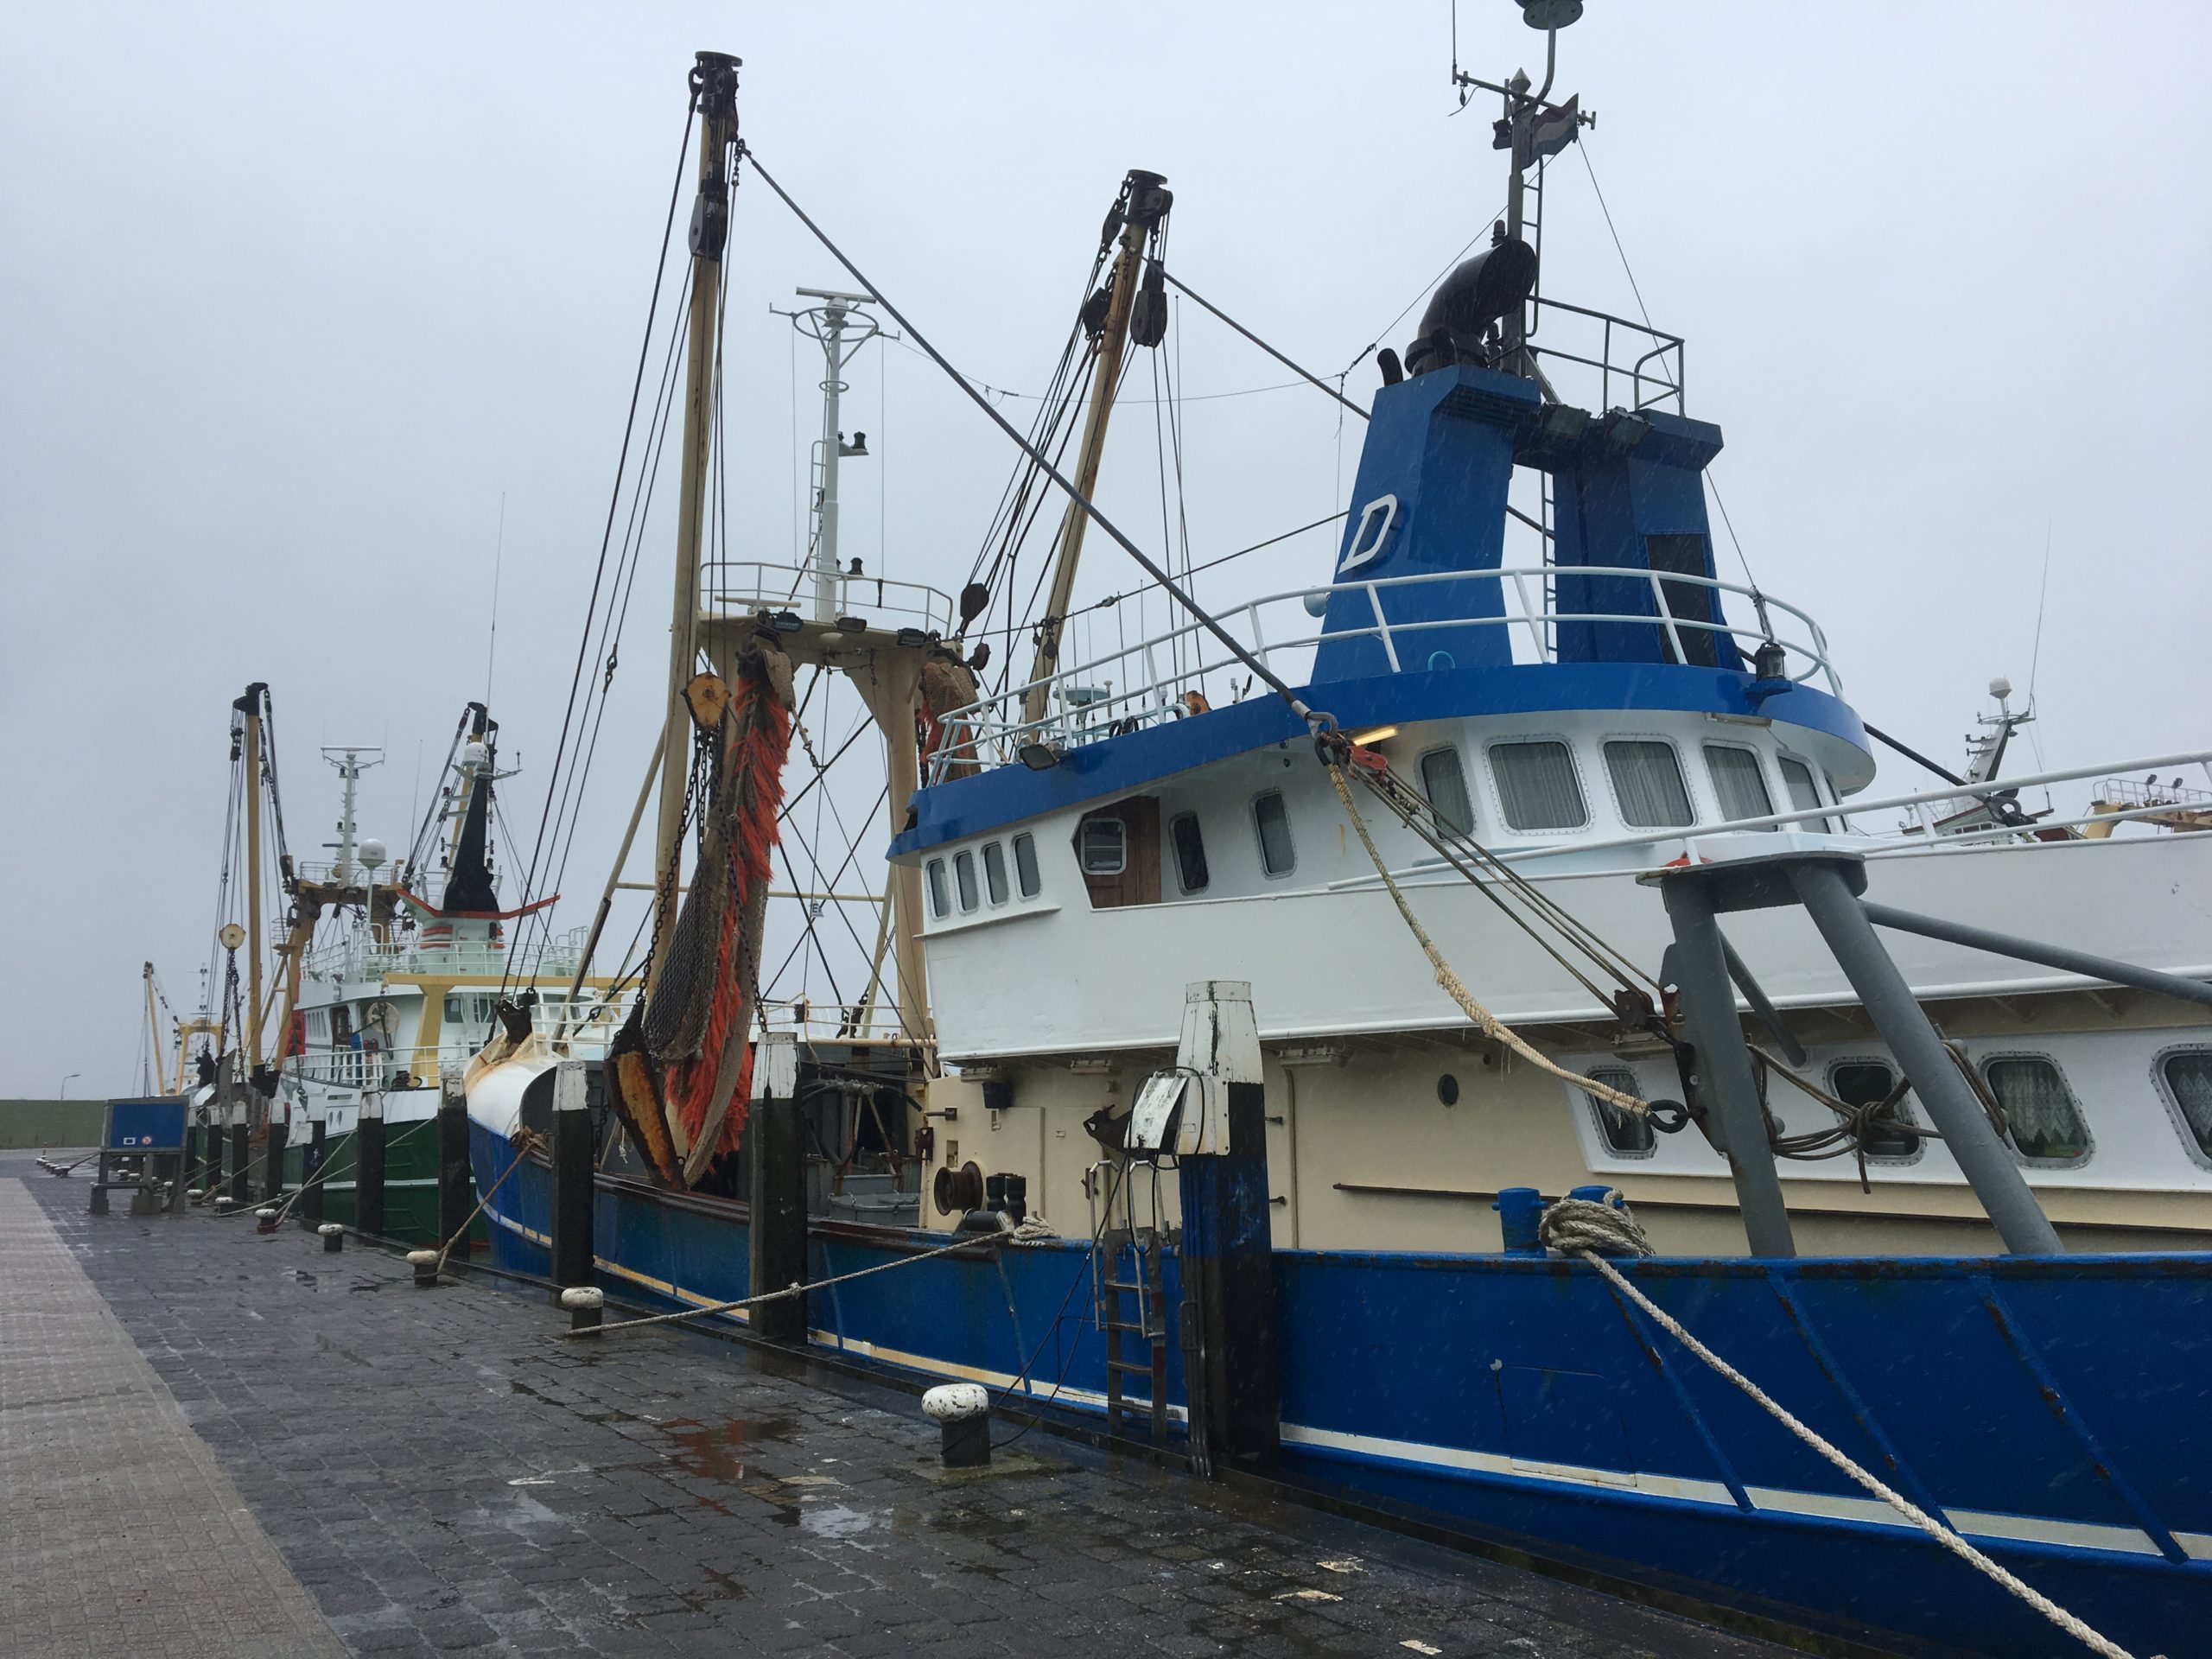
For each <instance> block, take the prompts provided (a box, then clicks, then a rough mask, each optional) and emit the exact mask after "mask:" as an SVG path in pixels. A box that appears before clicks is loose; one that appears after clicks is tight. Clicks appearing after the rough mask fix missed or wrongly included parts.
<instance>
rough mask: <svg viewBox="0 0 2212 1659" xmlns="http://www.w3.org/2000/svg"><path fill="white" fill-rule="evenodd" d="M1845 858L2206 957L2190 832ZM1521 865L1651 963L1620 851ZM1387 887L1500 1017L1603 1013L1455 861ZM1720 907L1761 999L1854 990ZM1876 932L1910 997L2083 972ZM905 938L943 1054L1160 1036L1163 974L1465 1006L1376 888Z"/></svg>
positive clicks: (2199, 872)
mask: <svg viewBox="0 0 2212 1659" xmlns="http://www.w3.org/2000/svg"><path fill="white" fill-rule="evenodd" d="M1732 839H1735V840H1738V841H1741V840H1743V839H1745V837H1740V836H1738V837H1734V838H1732ZM1677 844H1678V845H1679V843H1677ZM1891 844H1894V843H1891ZM1779 850H1781V848H1780V847H1779V846H1777V851H1779ZM1866 868H1867V896H1868V897H1869V898H1870V899H1875V900H1878V901H1879V902H1881V903H1884V904H1888V905H1894V906H1898V907H1900V908H1902V909H1906V910H1915V911H1919V912H1923V913H1924V914H1927V915H1930V916H1936V917H1940V918H1944V919H1946V920H1950V921H1957V922H1964V923H1969V924H1973V925H1979V926H1982V927H1987V928H1993V929H1995V930H1998V931H2003V932H2009V933H2012V934H2015V935H2018V936H2022V937H2024V938H2041V939H2048V940H2051V941H2054V942H2063V944H2067V945H2069V946H2071V947H2072V948H2074V949H2075V950H2088V951H2092V952H2095V953H2098V954H2101V955H2106V956H2110V957H2117V958H2119V959H2120V960H2121V961H2125V962H2130V963H2136V964H2138V965H2139V966H2142V967H2146V968H2156V969H2163V970H2164V971H2166V972H2169V973H2177V974H2182V975H2185V976H2191V977H2196V978H2204V977H2212V836H2158V837H2155V838H2154V837H2150V836H2144V837H2129V838H2127V839H2125V840H2120V839H2115V840H2110V841H2103V842H2087V841H2077V842H2018V843H2006V844H2001V845H1998V846H1994V847H1992V846H1983V847H1979V848H1961V849H1942V848H1941V847H1931V848H1929V849H1926V850H1922V849H1917V848H1915V849H1910V851H1905V852H1900V853H1896V854H1887V855H1881V856H1876V857H1872V858H1870V859H1869V860H1868V861H1867V866H1866ZM1529 873H1530V874H1532V875H1534V874H1535V872H1533V871H1531V872H1529ZM1535 879H1537V880H1540V881H1541V886H1542V888H1543V891H1544V892H1545V893H1548V894H1549V895H1550V896H1551V897H1552V898H1553V899H1554V900H1555V901H1557V902H1558V903H1559V904H1560V905H1561V906H1563V907H1565V908H1566V909H1567V911H1568V912H1571V913H1572V914H1573V915H1574V916H1575V917H1577V918H1579V919H1580V921H1581V922H1582V923H1583V924H1585V925H1586V926H1588V927H1590V928H1592V930H1593V931H1596V932H1597V933H1598V934H1599V936H1601V937H1602V938H1605V939H1606V940H1608V941H1610V942H1611V944H1613V946H1614V947H1615V948H1616V949H1618V950H1620V951H1621V952H1622V953H1623V954H1624V955H1625V956H1626V957H1628V959H1629V960H1630V961H1631V962H1633V963H1637V965H1638V966H1640V967H1642V968H1643V969H1646V970H1647V971H1656V969H1657V967H1658V964H1659V960H1660V957H1661V955H1662V952H1663V951H1664V950H1665V949H1666V947H1667V945H1668V944H1669V939H1670V937H1671V936H1670V934H1669V931H1668V927H1667V920H1666V914H1665V912H1664V910H1663V908H1662V906H1661V903H1660V899H1659V896H1658V894H1657V893H1655V892H1653V891H1652V890H1651V889H1650V888H1649V887H1640V886H1638V885H1637V880H1636V876H1635V874H1633V873H1632V872H1628V871H1612V872H1605V873H1592V874H1558V875H1551V876H1537V877H1536V878H1535ZM1405 891H1406V893H1407V894H1408V899H1409V901H1410V902H1411V904H1412V905H1413V906H1414V912H1415V913H1416V914H1417V915H1419V916H1420V918H1421V921H1422V923H1423V925H1425V926H1426V927H1427V929H1428V930H1429V931H1430V932H1431V933H1432V934H1433V936H1434V938H1435V939H1436V942H1437V944H1438V946H1439V948H1440V950H1442V951H1443V953H1444V956H1445V959H1446V961H1447V962H1449V963H1451V964H1452V967H1453V968H1454V969H1456V970H1457V971H1458V973H1459V976H1460V978H1461V979H1462V980H1464V981H1465V983H1466V984H1467V986H1468V987H1469V988H1470V989H1471V990H1472V991H1473V992H1474V994H1475V995H1476V996H1477V997H1478V998H1479V999H1481V1001H1483V1002H1484V1004H1485V1005H1487V1006H1488V1007H1490V1008H1491V1009H1492V1010H1493V1011H1494V1012H1495V1013H1497V1014H1498V1015H1499V1016H1500V1017H1501V1018H1503V1019H1504V1020H1507V1021H1508V1022H1509V1023H1512V1024H1532V1023H1541V1022H1544V1021H1548V1020H1588V1019H1595V1018H1602V1017H1605V1011H1604V1010H1602V1009H1600V1008H1599V1007H1598V1005H1597V1004H1596V1003H1594V1002H1593V1001H1592V1000H1591V998H1590V995H1589V993H1588V992H1586V991H1585V990H1584V989H1582V988H1581V987H1580V986H1579V985H1577V984H1576V983H1575V982H1573V980H1572V979H1570V978H1569V977H1568V976H1567V973H1566V972H1565V970H1564V969H1561V968H1560V965H1559V964H1558V963H1556V962H1554V961H1553V960H1552V959H1551V957H1549V956H1548V954H1546V952H1545V951H1544V950H1543V949H1542V948H1541V946H1539V945H1538V944H1536V943H1535V941H1534V940H1532V939H1531V938H1529V936H1528V935H1527V934H1526V933H1525V932H1524V931H1522V930H1521V929H1520V928H1519V927H1517V926H1516V925H1513V924H1512V923H1511V922H1510V921H1509V920H1508V919H1507V918H1505V917H1504V916H1503V914H1501V912H1499V911H1498V910H1497V907H1496V906H1493V905H1492V904H1491V902H1490V900H1489V899H1486V898H1484V896H1483V895H1482V894H1480V893H1476V892H1475V891H1473V890H1472V889H1471V887H1468V886H1467V884H1466V883H1465V881H1463V880H1460V879H1459V877H1457V876H1452V877H1449V878H1448V879H1438V878H1434V877H1429V876H1426V875H1424V876H1423V877H1422V878H1421V879H1420V880H1419V881H1418V882H1408V883H1407V884H1405ZM1724 925H1725V927H1726V931H1727V934H1728V936H1729V938H1730V940H1731V941H1732V943H1733V944H1735V945H1736V947H1737V948H1738V950H1739V951H1740V953H1741V954H1742V955H1743V957H1744V958H1745V962H1746V963H1748V964H1749V965H1750V967H1751V971H1752V972H1753V973H1754V974H1755V975H1756V976H1758V979H1759V981H1760V982H1761V984H1762V985H1763V986H1764V988H1765V989H1766V991H1767V993H1768V994H1769V995H1770V996H1771V997H1772V998H1773V999H1774V1000H1775V1001H1777V1003H1780V1004H1782V1005H1783V1006H1799V1007H1817V1006H1834V1005H1837V1004H1845V1003H1852V1002H1855V1001H1856V1000H1857V999H1856V998H1855V997H1854V996H1853V994H1852V991H1851V988H1850V986H1849V984H1848V983H1847V982H1846V980H1845V979H1844V976H1843V974H1842V971H1841V969H1839V968H1838V967H1837V966H1836V963H1835V961H1834V958H1833V957H1831V956H1830V955H1829V954H1828V952H1827V949H1826V947H1825V946H1824V945H1823V944H1821V940H1820V937H1819V935H1818V934H1817V933H1816V932H1815V930H1814V928H1813V926H1812V925H1811V923H1810V921H1809V920H1808V919H1807V918H1806V917H1805V915H1804V913H1803V912H1802V911H1801V910H1797V909H1796V908H1794V907H1792V908H1790V909H1787V910H1770V911H1762V912H1749V913H1743V914H1738V915H1732V916H1730V917H1727V918H1725V921H1724ZM1882 938H1883V940H1884V943H1885V944H1887V945H1888V947H1889V949H1890V951H1891V955H1892V957H1894V958H1895V959H1896V961H1897V965H1898V967H1899V968H1900V969H1902V970H1903V971H1904V976H1905V977H1906V979H1907V980H1908V981H1909V982H1910V983H1911V985H1912V987H1913V988H1914V989H1915V991H1916V992H1917V993H1918V994H1919V995H1922V996H1923V997H1929V998H1942V997H1948V996H1965V995H2012V994H2018V993H2024V992H2034V991H2046V990H2060V989H2068V988H2078V987H2080V986H2082V985H2084V984H2090V983H2094V982H2092V981H2087V980H2084V979H2082V978H2081V977H2080V976H2075V975H2069V974H2063V973H2058V972H2056V971H2054V970H2052V969H2046V968H2042V967H2038V966H2036V965H2034V964H2032V963H2023V962H2018V961H2014V960H2012V959H2011V958H2008V957H1994V956H1990V955H1987V954H1986V953H1984V952H1981V951H1978V950H1966V949H1964V948H1962V947H1960V946H1956V945H1950V944H1942V943H1939V942H1937V941H1936V940H1933V939H1923V938H1918V937H1916V936H1914V935H1911V934H1905V933H1894V932H1887V931H1885V932H1884V934H1883V935H1882ZM927 943H928V952H929V973H930V983H931V1000H932V1002H933V1003H934V1005H935V1010H936V1016H937V1024H938V1038H939V1041H940V1043H941V1044H942V1045H943V1048H944V1052H945V1054H946V1055H947V1056H948V1057H949V1058H955V1059H960V1058H990V1057H995V1056H1014V1055H1021V1054H1047V1053H1069V1052H1085V1051H1088V1050H1094V1049H1113V1048H1129V1047H1144V1046H1167V1047H1172V1046H1173V1045H1174V1043H1175V1040H1176V1036H1177V1032H1178V1029H1179V1025H1178V1021H1179V1017H1180V1014H1181V1010H1182V1000H1183V998H1182V993H1183V987H1184V985H1185V983H1187V982H1190V981H1192V980H1199V979H1219V978H1236V979H1244V980H1249V981H1250V982H1251V983H1252V1001H1253V1007H1254V1008H1255V1012H1256V1013H1257V1014H1258V1016H1259V1026H1260V1031H1261V1033H1262V1036H1264V1037H1266V1038H1268V1039H1292V1038H1300V1037H1321V1036H1331V1035H1337V1034H1356V1033H1364V1032H1393V1031H1413V1030H1423V1029H1436V1028H1444V1027H1458V1026H1464V1025H1465V1023H1466V1022H1465V1016H1464V1015H1462V1014H1460V1013H1459V1009H1458V1007H1456V1005H1454V1004H1453V1003H1452V1001H1451V1000H1450V999H1449V998H1448V997H1447V996H1446V995H1445V994H1444V992H1443V991H1442V990H1441V989H1440V988H1438V986H1437V984H1436V982H1435V978H1434V976H1433V973H1432V972H1431V970H1430V969H1429V966H1428V963H1427V960H1426V959H1425V958H1424V957H1422V955H1421V950H1420V947H1419V946H1418V945H1417V944H1415V943H1414V938H1413V937H1412V935H1411V934H1410V933H1409V932H1408V930H1407V928H1406V925H1405V924H1404V922H1403V921H1402V919H1401V918H1400V917H1399V916H1398V914H1397V912H1396V909H1395V906H1393V905H1392V904H1391V902H1390V899H1389V895H1388V894H1387V893H1383V892H1382V891H1381V890H1380V889H1379V888H1366V889H1355V890H1345V891H1337V892H1328V891H1320V892H1313V891H1308V892H1284V893H1268V894H1262V895H1255V896H1250V897H1242V898H1234V899H1218V900H1213V901H1205V900H1200V901H1196V902H1190V901H1185V902H1181V903H1168V904H1160V905H1143V906H1127V907H1123V908H1120V909H1109V910H1096V911H1094V910H1090V909H1089V908H1087V907H1084V906H1081V905H1080V903H1078V904H1077V905H1073V906H1060V907H1058V908H1056V909H1051V910H1034V911H1028V912H1007V913H1006V914H1004V915H1003V917H1002V918H992V919H991V920H989V921H988V923H987V924H986V925H968V926H963V927H960V928H957V929H953V930H950V931H939V932H932V933H931V935H930V936H929V938H928V942H927ZM1572 959H1573V958H1572V957H1570V960H1572ZM1592 977H1593V978H1595V977H1596V976H1595V975H1594V974H1593V975H1592ZM1599 983H1600V984H1603V983H1604V982H1603V981H1602V980H1599ZM2174 1006H2175V1009H2176V1012H2177V1014H2183V1012H2184V1010H2183V1005H2182V1004H2180V1003H2176V1004H2175V1005H2174Z"/></svg>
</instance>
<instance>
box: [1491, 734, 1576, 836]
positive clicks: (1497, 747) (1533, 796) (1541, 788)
mask: <svg viewBox="0 0 2212 1659" xmlns="http://www.w3.org/2000/svg"><path fill="white" fill-rule="evenodd" d="M1490 773H1491V778H1492V779H1494V780H1495V781H1496V783H1497V798H1498V804H1500V805H1501V806H1503V808H1504V809H1505V821H1506V823H1509V824H1510V825H1512V826H1513V828H1515V829H1580V828H1581V827H1582V826H1583V825H1584V824H1586V823H1589V822H1590V809H1589V808H1588V807H1586V806H1585V805H1584V804H1583V803H1582V784H1581V781H1580V779H1577V778H1576V777H1575V775H1574V756H1573V753H1570V752H1569V751H1568V749H1567V745H1566V744H1564V743H1557V742H1541V743H1493V744H1491V746H1490Z"/></svg>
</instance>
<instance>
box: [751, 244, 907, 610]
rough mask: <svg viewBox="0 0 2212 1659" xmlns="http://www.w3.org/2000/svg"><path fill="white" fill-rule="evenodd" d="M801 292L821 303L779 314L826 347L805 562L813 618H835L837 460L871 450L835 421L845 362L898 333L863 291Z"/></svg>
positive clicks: (838, 581) (844, 386)
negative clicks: (885, 325) (872, 310)
mask: <svg viewBox="0 0 2212 1659" xmlns="http://www.w3.org/2000/svg"><path fill="white" fill-rule="evenodd" d="M798 296H799V297H800V298H801V299H803V300H819V301H821V302H822V303H821V304H819V305H816V306H810V307H808V308H806V309H805V310H803V311H785V312H779V313H778V315H781V316H787V317H789V318H790V319H791V327H794V328H796V329H798V332H799V333H800V334H804V335H805V336H806V337H807V338H808V339H810V340H814V341H815V342H817V344H818V345H819V346H821V347H822V435H821V436H820V437H819V438H817V439H816V440H815V442H814V464H813V467H812V469H811V470H812V473H813V484H814V512H813V515H812V516H813V519H814V533H813V535H812V537H810V539H809V542H808V546H807V555H806V565H807V569H810V571H811V572H812V573H813V575H814V620H816V621H817V622H834V621H836V620H837V617H838V614H839V594H840V592H841V588H842V581H843V578H844V575H845V569H844V566H843V565H842V564H841V563H839V562H838V557H837V463H838V462H839V461H842V460H844V459H846V458H848V457H853V456H863V455H866V454H868V434H867V433H865V432H855V433H854V434H853V438H852V442H849V443H848V442H846V441H845V434H844V432H843V430H842V428H841V427H840V426H839V424H838V420H837V402H838V397H839V395H840V394H841V393H842V392H845V391H849V390H850V386H849V384H848V383H847V381H846V379H845V366H846V365H848V364H849V363H850V362H851V361H852V360H853V359H854V357H855V356H856V355H857V354H858V353H859V351H860V349H861V346H865V345H867V344H868V341H869V340H874V339H876V338H878V337H879V336H880V337H881V338H883V339H886V340H895V339H897V338H898V336H897V335H895V334H884V333H883V330H882V328H881V327H880V325H879V324H878V323H877V322H876V320H875V319H874V317H872V316H870V315H868V313H867V312H865V311H863V310H861V309H860V308H861V306H864V305H866V304H868V296H867V295H865V294H842V293H840V292H838V291H837V290H836V289H829V288H802V289H798Z"/></svg>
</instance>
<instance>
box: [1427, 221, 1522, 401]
mask: <svg viewBox="0 0 2212 1659" xmlns="http://www.w3.org/2000/svg"><path fill="white" fill-rule="evenodd" d="M1535 287H1536V251H1535V249H1534V248H1532V247H1530V246H1529V245H1528V244H1527V243H1526V242H1523V241H1522V239H1521V238H1519V237H1517V236H1511V237H1506V238H1502V239H1501V240H1499V241H1497V242H1493V243H1492V244H1491V245H1490V246H1489V247H1487V248H1485V249H1484V250H1483V251H1482V252H1480V253H1478V254H1477V255H1476V256H1475V257H1473V258H1471V259H1466V260H1462V261H1461V262H1460V264H1459V268H1458V269H1457V270H1453V271H1452V274H1451V275H1450V276H1449V277H1446V278H1445V279H1444V280H1443V282H1442V283H1439V284H1438V285H1437V289H1436V292H1435V294H1434V295H1433V296H1432V297H1431V298H1430V300H1429V302H1428V309H1427V310H1426V311H1424V312H1422V313H1421V334H1420V336H1419V337H1418V338H1417V339H1416V340H1414V343H1413V344H1412V345H1410V346H1408V347H1407V348H1406V372H1408V374H1427V372H1429V371H1430V370H1431V369H1448V368H1450V367H1451V366H1452V365H1453V364H1455V363H1480V362H1483V361H1484V360H1485V358H1484V351H1483V335H1484V334H1485V333H1486V332H1487V331H1488V330H1489V328H1490V326H1491V324H1492V323H1494V322H1496V321H1498V319H1499V318H1501V317H1503V316H1504V315H1507V314H1508V313H1509V312H1511V311H1515V310H1517V309H1519V308H1520V307H1521V304H1522V302H1523V301H1525V300H1526V299H1527V298H1528V297H1529V295H1530V294H1532V293H1534V292H1535Z"/></svg>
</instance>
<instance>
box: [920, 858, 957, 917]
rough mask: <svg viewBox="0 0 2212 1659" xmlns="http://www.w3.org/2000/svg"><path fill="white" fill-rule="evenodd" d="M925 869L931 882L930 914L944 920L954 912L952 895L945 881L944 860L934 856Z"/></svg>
mask: <svg viewBox="0 0 2212 1659" xmlns="http://www.w3.org/2000/svg"><path fill="white" fill-rule="evenodd" d="M924 870H925V874H927V875H928V877H929V883H930V914H931V915H932V916H935V917H937V918H938V919H940V920H942V919H943V918H945V917H947V916H949V915H950V914H951V913H952V897H951V894H950V892H948V890H947V889H946V887H945V883H944V860H943V859H941V858H933V859H931V860H930V861H929V863H928V864H927V865H925V867H924Z"/></svg>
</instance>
